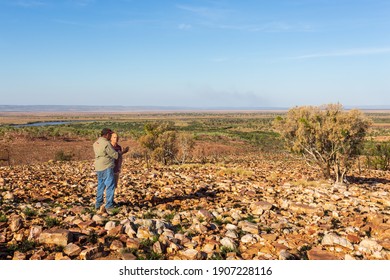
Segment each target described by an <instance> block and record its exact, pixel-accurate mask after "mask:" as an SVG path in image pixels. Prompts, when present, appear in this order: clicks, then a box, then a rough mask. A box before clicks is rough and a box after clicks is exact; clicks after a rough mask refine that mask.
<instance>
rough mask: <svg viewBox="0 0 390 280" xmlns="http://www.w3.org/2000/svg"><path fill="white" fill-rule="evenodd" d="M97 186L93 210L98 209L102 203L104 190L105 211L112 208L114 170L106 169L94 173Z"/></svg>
mask: <svg viewBox="0 0 390 280" xmlns="http://www.w3.org/2000/svg"><path fill="white" fill-rule="evenodd" d="M96 174H97V178H98V186H97V193H96V204H95V208H96V209H98V208H99V207H100V206H101V205H102V204H103V201H104V190H106V206H105V207H106V209H108V208H112V207H114V193H115V177H114V168H107V169H105V170H103V171H96Z"/></svg>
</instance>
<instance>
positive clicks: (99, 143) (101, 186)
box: [93, 128, 121, 214]
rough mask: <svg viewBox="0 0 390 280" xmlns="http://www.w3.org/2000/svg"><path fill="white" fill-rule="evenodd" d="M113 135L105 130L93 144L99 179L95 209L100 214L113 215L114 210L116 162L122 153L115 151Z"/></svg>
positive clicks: (108, 130) (110, 131) (109, 130)
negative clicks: (111, 140)
mask: <svg viewBox="0 0 390 280" xmlns="http://www.w3.org/2000/svg"><path fill="white" fill-rule="evenodd" d="M112 133H113V132H112V130H111V129H109V128H104V129H103V130H102V132H101V136H100V137H99V138H98V139H97V140H96V142H95V143H93V151H94V152H95V171H96V174H97V179H98V186H97V192H96V203H95V209H97V210H99V212H100V213H104V210H105V211H106V212H107V213H108V214H112V213H113V211H112V210H113V208H114V193H115V177H114V166H115V164H114V162H115V160H116V159H118V157H119V153H121V152H120V151H119V152H117V151H115V150H114V148H113V147H112V145H111V143H110V139H111V135H112ZM104 190H106V205H105V207H104V205H103V201H104V200H103V198H104Z"/></svg>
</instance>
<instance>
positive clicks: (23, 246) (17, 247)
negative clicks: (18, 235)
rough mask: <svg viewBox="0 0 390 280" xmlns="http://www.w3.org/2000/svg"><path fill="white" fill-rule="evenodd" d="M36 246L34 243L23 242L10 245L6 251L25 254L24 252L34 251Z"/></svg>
mask: <svg viewBox="0 0 390 280" xmlns="http://www.w3.org/2000/svg"><path fill="white" fill-rule="evenodd" d="M36 245H37V244H36V243H35V242H34V241H30V240H23V241H22V242H20V243H17V244H12V245H11V246H9V248H8V249H9V250H11V251H13V252H15V251H19V252H22V253H26V252H28V251H30V250H32V249H34V248H35V246H36Z"/></svg>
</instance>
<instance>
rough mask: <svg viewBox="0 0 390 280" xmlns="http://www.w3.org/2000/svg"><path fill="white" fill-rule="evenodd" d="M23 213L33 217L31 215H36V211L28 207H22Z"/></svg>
mask: <svg viewBox="0 0 390 280" xmlns="http://www.w3.org/2000/svg"><path fill="white" fill-rule="evenodd" d="M23 213H24V214H25V215H26V216H27V217H33V216H36V215H37V211H36V210H34V209H31V208H30V207H26V208H24V210H23Z"/></svg>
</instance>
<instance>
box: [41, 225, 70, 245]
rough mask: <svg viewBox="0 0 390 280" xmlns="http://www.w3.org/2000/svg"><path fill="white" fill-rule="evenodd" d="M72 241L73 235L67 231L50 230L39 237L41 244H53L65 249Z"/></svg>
mask: <svg viewBox="0 0 390 280" xmlns="http://www.w3.org/2000/svg"><path fill="white" fill-rule="evenodd" d="M71 240H72V234H71V232H70V231H69V230H66V229H53V230H51V229H49V230H47V231H44V232H42V233H41V234H40V236H39V242H40V243H43V244H53V245H58V246H63V247H65V246H66V245H68V243H70V242H71Z"/></svg>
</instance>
